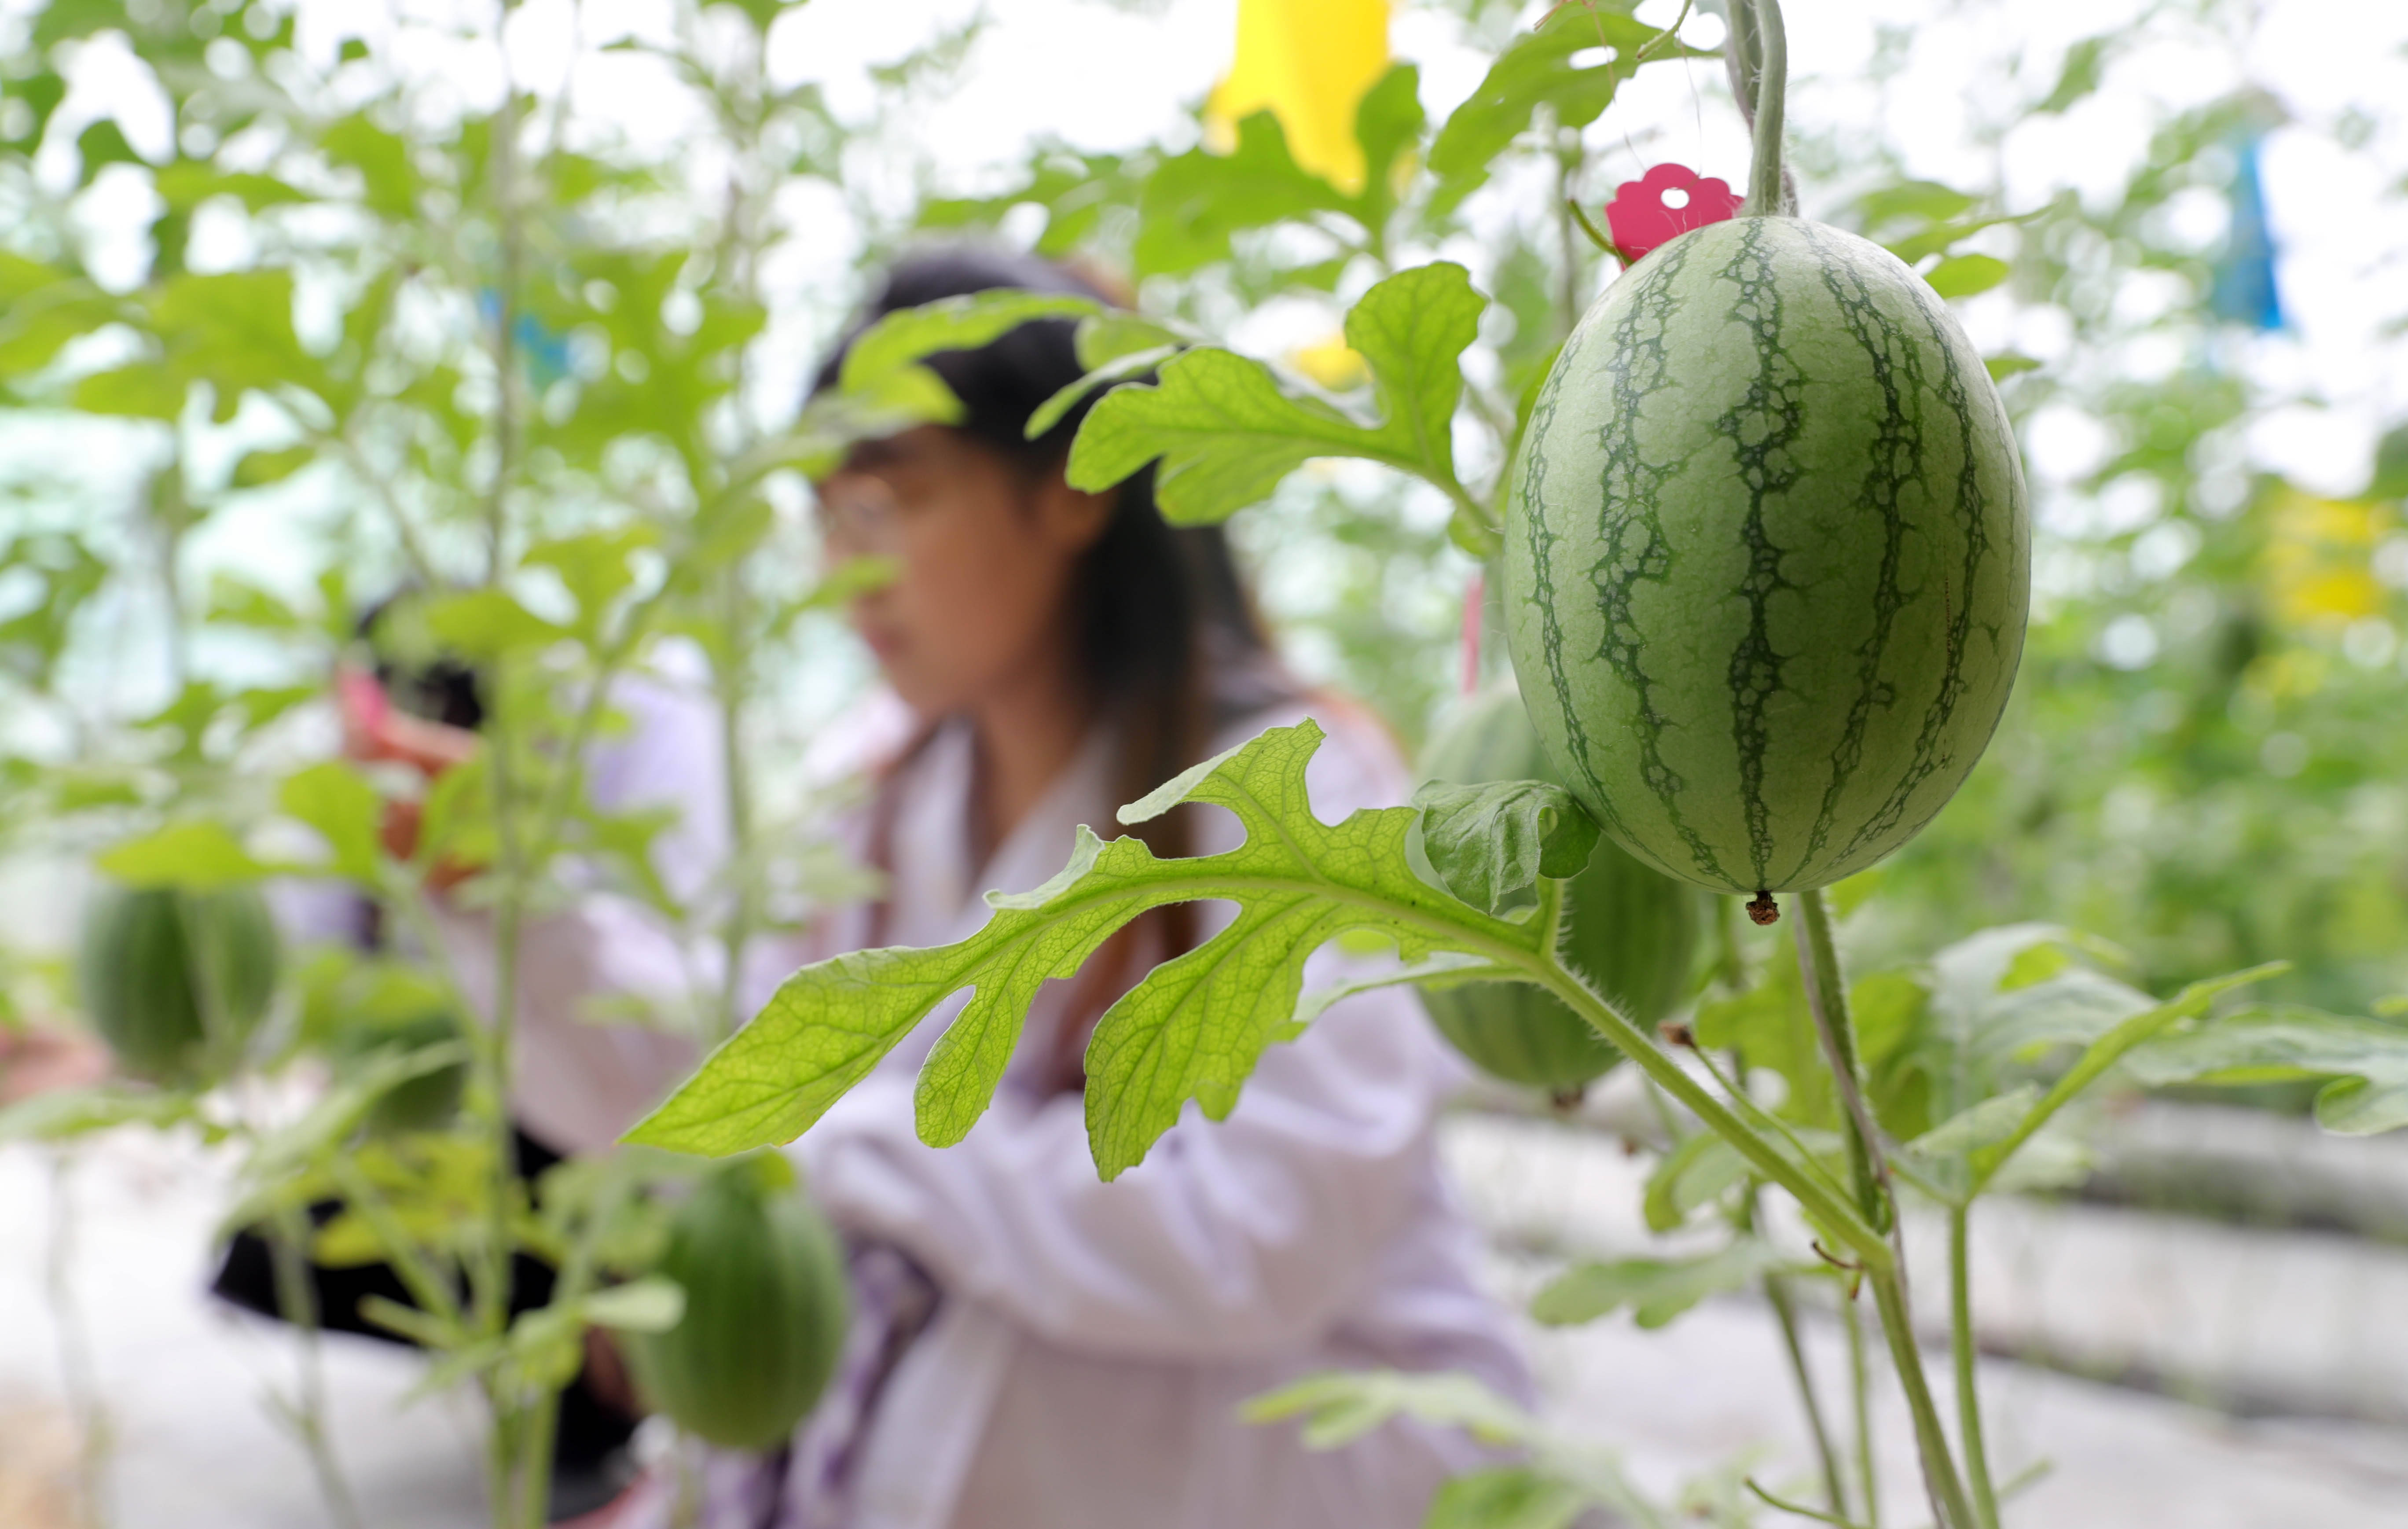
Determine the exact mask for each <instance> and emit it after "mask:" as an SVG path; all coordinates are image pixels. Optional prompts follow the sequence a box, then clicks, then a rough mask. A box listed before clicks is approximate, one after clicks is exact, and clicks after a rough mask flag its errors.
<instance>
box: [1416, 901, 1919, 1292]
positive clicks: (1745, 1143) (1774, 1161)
mask: <svg viewBox="0 0 2408 1529" xmlns="http://www.w3.org/2000/svg"><path fill="white" fill-rule="evenodd" d="M1539 888H1540V898H1539V917H1540V919H1541V925H1540V927H1541V929H1545V930H1549V931H1550V937H1549V938H1548V939H1547V940H1546V941H1545V943H1544V945H1543V946H1542V948H1541V949H1540V950H1539V951H1537V952H1535V953H1534V952H1532V951H1531V950H1530V949H1528V948H1527V946H1524V945H1516V944H1512V943H1509V942H1508V941H1505V940H1498V939H1484V940H1479V941H1476V942H1470V941H1468V942H1466V943H1467V944H1471V945H1474V948H1475V949H1477V951H1478V953H1479V954H1482V955H1485V956H1489V957H1491V958H1493V959H1498V960H1499V961H1502V962H1503V963H1505V964H1507V965H1511V966H1515V967H1519V968H1522V969H1524V970H1526V971H1527V972H1529V973H1530V974H1531V975H1532V976H1533V977H1534V978H1535V979H1536V980H1537V982H1538V983H1539V985H1540V986H1541V987H1542V988H1546V989H1547V990H1548V991H1549V992H1551V993H1553V994H1555V996H1556V997H1557V998H1559V999H1561V1000H1562V1001H1563V1002H1564V1003H1565V1005H1566V1006H1567V1007H1569V1008H1570V1010H1571V1011H1572V1012H1573V1013H1574V1014H1577V1015H1579V1016H1580V1017H1582V1018H1583V1019H1585V1020H1586V1021H1588V1023H1589V1025H1590V1026H1591V1028H1593V1029H1595V1030H1596V1031H1597V1032H1598V1034H1600V1035H1602V1036H1604V1037H1605V1038H1606V1039H1607V1040H1608V1041H1610V1042H1612V1043H1613V1046H1615V1047H1617V1048H1618V1049H1619V1050H1620V1051H1621V1052H1622V1053H1623V1054H1624V1055H1625V1056H1627V1057H1628V1058H1629V1059H1630V1060H1631V1062H1632V1064H1633V1065H1635V1066H1637V1067H1638V1068H1639V1070H1640V1071H1641V1072H1643V1073H1645V1074H1646V1075H1648V1077H1650V1078H1651V1079H1653V1080H1654V1081H1655V1082H1656V1085H1657V1086H1658V1087H1660V1088H1661V1089H1663V1090H1664V1091H1665V1092H1666V1093H1668V1094H1670V1095H1671V1096H1672V1098H1673V1099H1675V1100H1677V1101H1679V1102H1680V1103H1681V1105H1682V1107H1683V1108H1684V1109H1686V1110H1687V1111H1688V1112H1689V1113H1690V1114H1691V1115H1694V1116H1696V1117H1697V1118H1698V1120H1699V1123H1700V1124H1701V1125H1703V1126H1704V1127H1705V1128H1706V1129H1707V1130H1709V1131H1712V1132H1714V1134H1716V1135H1718V1136H1720V1137H1722V1138H1723V1139H1724V1140H1725V1141H1727V1142H1728V1143H1730V1144H1731V1146H1732V1147H1733V1148H1734V1149H1736V1150H1737V1151H1738V1152H1739V1154H1740V1156H1742V1157H1743V1158H1745V1159H1747V1161H1748V1162H1749V1163H1750V1165H1752V1166H1753V1167H1754V1168H1755V1169H1756V1172H1757V1174H1759V1175H1760V1176H1763V1177H1764V1178H1765V1179H1766V1180H1768V1181H1770V1182H1771V1183H1774V1184H1778V1185H1780V1186H1781V1187H1782V1188H1783V1189H1785V1190H1788V1191H1789V1192H1790V1193H1791V1194H1792V1195H1794V1196H1796V1197H1797V1199H1798V1202H1799V1204H1801V1205H1804V1206H1805V1207H1806V1209H1807V1212H1808V1213H1809V1214H1810V1215H1812V1216H1813V1217H1814V1218H1815V1219H1816V1220H1817V1221H1819V1222H1821V1223H1822V1224H1823V1225H1824V1226H1826V1227H1828V1228H1829V1229H1830V1232H1831V1233H1832V1235H1834V1236H1836V1237H1838V1238H1839V1239H1841V1240H1842V1242H1845V1243H1846V1244H1847V1245H1848V1246H1849V1248H1850V1249H1851V1250H1852V1251H1854V1252H1855V1253H1856V1256H1857V1257H1858V1258H1860V1259H1862V1260H1864V1261H1865V1262H1866V1264H1867V1265H1868V1266H1869V1267H1870V1266H1871V1265H1874V1264H1878V1265H1880V1266H1882V1267H1884V1268H1887V1267H1888V1266H1889V1265H1890V1262H1891V1259H1892V1254H1891V1251H1890V1248H1889V1244H1888V1243H1886V1242H1885V1241H1884V1240H1883V1238H1882V1234H1881V1233H1880V1231H1879V1230H1878V1229H1876V1228H1875V1227H1873V1226H1872V1225H1871V1223H1870V1222H1868V1221H1867V1220H1865V1219H1864V1218H1862V1217H1861V1216H1859V1215H1858V1214H1857V1213H1856V1210H1855V1209H1854V1208H1853V1207H1851V1206H1850V1205H1849V1204H1847V1203H1846V1200H1845V1199H1844V1198H1843V1197H1842V1196H1839V1195H1835V1194H1833V1193H1832V1192H1831V1191H1830V1190H1828V1189H1827V1188H1826V1187H1825V1186H1824V1185H1823V1184H1821V1183H1819V1182H1817V1179H1816V1176H1814V1175H1813V1174H1811V1173H1809V1172H1807V1171H1805V1170H1804V1169H1802V1168H1800V1167H1799V1165H1798V1164H1797V1163H1795V1162H1792V1161H1790V1160H1789V1159H1788V1158H1787V1157H1785V1156H1784V1155H1783V1154H1782V1152H1781V1149H1780V1148H1779V1147H1775V1146H1774V1145H1773V1144H1772V1143H1771V1141H1770V1140H1769V1139H1768V1138H1766V1137H1765V1136H1764V1135H1763V1134H1761V1133H1760V1132H1757V1131H1756V1130H1755V1129H1754V1128H1753V1127H1751V1126H1749V1125H1748V1124H1747V1123H1746V1122H1745V1121H1744V1120H1742V1119H1741V1118H1739V1116H1737V1115H1736V1114H1734V1113H1732V1111H1731V1109H1730V1108H1729V1107H1728V1106H1727V1105H1726V1104H1724V1103H1723V1102H1722V1101H1721V1100H1719V1099H1716V1098H1715V1097H1714V1096H1713V1092H1712V1091H1710V1090H1709V1089H1706V1088H1705V1086H1704V1085H1702V1084H1700V1083H1699V1081H1698V1080H1697V1079H1696V1078H1694V1077H1691V1076H1690V1075H1689V1074H1688V1072H1687V1070H1686V1069H1684V1068H1683V1067H1682V1066H1681V1064H1680V1063H1679V1062H1677V1061H1674V1060H1672V1058H1671V1056H1670V1054H1669V1053H1667V1052H1666V1051H1665V1050H1664V1048H1663V1047H1662V1046H1659V1045H1657V1044H1656V1040H1655V1039H1654V1038H1653V1037H1652V1036H1648V1035H1645V1034H1642V1033H1641V1031H1640V1029H1639V1027H1638V1026H1637V1025H1634V1024H1632V1023H1631V1022H1630V1021H1629V1020H1628V1019H1626V1018H1624V1017H1622V1015H1621V1014H1619V1013H1617V1012H1616V1011H1615V1010H1614V1009H1613V1006H1612V1005H1611V1004H1609V1003H1606V1002H1605V1001H1604V1000H1603V999H1601V998H1599V997H1598V996H1597V994H1596V993H1594V992H1592V991H1591V990H1590V989H1589V986H1588V984H1587V983H1586V982H1584V980H1582V978H1581V977H1580V976H1579V975H1578V974H1576V973H1574V972H1573V971H1571V969H1570V968H1569V967H1567V966H1566V965H1565V964H1564V963H1563V959H1562V957H1561V955H1560V953H1559V951H1558V950H1557V948H1556V941H1555V938H1554V935H1555V933H1556V932H1559V931H1558V930H1556V925H1557V921H1558V919H1559V917H1560V914H1561V910H1562V907H1563V884H1562V883H1561V882H1558V881H1554V880H1551V879H1548V878H1544V877H1542V878H1541V880H1540V882H1539ZM1398 911H1401V910H1398ZM1445 932H1446V933H1447V934H1448V935H1450V936H1452V937H1453V938H1455V939H1458V940H1461V939H1463V938H1464V936H1465V934H1466V932H1467V931H1466V930H1464V929H1463V928H1462V927H1461V926H1459V925H1458V926H1450V927H1448V928H1447V929H1446V930H1445Z"/></svg>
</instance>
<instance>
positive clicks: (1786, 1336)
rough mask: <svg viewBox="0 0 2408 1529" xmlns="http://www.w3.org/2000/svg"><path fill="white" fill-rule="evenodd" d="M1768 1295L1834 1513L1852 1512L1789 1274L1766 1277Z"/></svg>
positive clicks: (1829, 1502)
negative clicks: (1816, 1387) (1809, 1361)
mask: <svg viewBox="0 0 2408 1529" xmlns="http://www.w3.org/2000/svg"><path fill="white" fill-rule="evenodd" d="M1764 1298H1765V1300H1767V1301H1768V1302H1770V1303H1771V1305H1772V1315H1773V1318H1774V1320H1777V1321H1778V1322H1779V1323H1780V1324H1781V1347H1782V1350H1783V1351H1784V1352H1785V1353H1786V1354H1787V1355H1788V1356H1789V1378H1791V1379H1792V1380H1794V1381H1796V1382H1797V1383H1798V1405H1799V1407H1800V1408H1801V1409H1802V1410H1803V1411H1804V1412H1805V1414H1806V1430H1807V1432H1808V1433H1810V1434H1812V1435H1813V1438H1814V1462H1815V1464H1818V1465H1820V1466H1821V1467H1822V1469H1823V1495H1824V1497H1825V1499H1826V1500H1827V1501H1828V1504H1829V1506H1830V1509H1831V1511H1832V1513H1833V1514H1835V1515H1837V1516H1838V1517H1840V1518H1843V1519H1844V1518H1846V1517H1847V1516H1848V1493H1847V1486H1846V1483H1845V1482H1844V1480H1843V1479H1842V1477H1841V1475H1840V1455H1839V1451H1838V1450H1834V1449H1833V1448H1832V1447H1831V1430H1830V1427H1829V1425H1828V1424H1827V1423H1826V1422H1825V1421H1823V1404H1822V1403H1821V1402H1820V1401H1819V1400H1817V1399H1816V1397H1815V1395H1814V1376H1813V1371H1812V1370H1810V1369H1808V1368H1807V1365H1806V1346H1805V1345H1804V1344H1803V1343H1801V1342H1800V1341H1799V1336H1798V1299H1797V1297H1796V1296H1795V1295H1793V1294H1792V1293H1791V1292H1790V1289H1789V1278H1788V1277H1787V1276H1785V1275H1777V1274H1769V1275H1766V1276H1765V1277H1764Z"/></svg>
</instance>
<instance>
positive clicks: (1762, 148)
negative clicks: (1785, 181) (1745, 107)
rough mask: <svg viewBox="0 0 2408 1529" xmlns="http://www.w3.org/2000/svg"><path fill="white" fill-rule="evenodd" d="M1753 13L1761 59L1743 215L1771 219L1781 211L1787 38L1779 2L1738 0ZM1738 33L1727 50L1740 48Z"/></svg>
mask: <svg viewBox="0 0 2408 1529" xmlns="http://www.w3.org/2000/svg"><path fill="white" fill-rule="evenodd" d="M1738 3H1739V4H1740V5H1743V6H1745V7H1747V8H1748V9H1750V10H1752V11H1753V12H1754V13H1755V25H1754V28H1753V30H1754V32H1755V33H1756V46H1757V47H1758V48H1759V49H1760V50H1761V55H1762V56H1761V58H1760V60H1759V62H1758V64H1757V65H1756V123H1755V126H1756V154H1755V159H1754V161H1753V163H1751V164H1750V165H1749V166H1748V177H1747V206H1746V208H1745V209H1744V212H1745V215H1746V216H1748V217H1752V218H1764V217H1771V216H1774V215H1776V214H1778V213H1779V212H1780V211H1781V204H1782V194H1781V128H1782V117H1783V105H1784V102H1785V98H1786V96H1787V94H1788V92H1789V34H1788V32H1787V31H1786V29H1785V28H1784V27H1783V25H1782V22H1781V0H1738ZM1739 38H1740V31H1739V29H1738V28H1737V27H1733V28H1732V29H1731V36H1730V39H1729V40H1728V41H1727V43H1726V44H1725V46H1726V47H1737V46H1738V45H1739Z"/></svg>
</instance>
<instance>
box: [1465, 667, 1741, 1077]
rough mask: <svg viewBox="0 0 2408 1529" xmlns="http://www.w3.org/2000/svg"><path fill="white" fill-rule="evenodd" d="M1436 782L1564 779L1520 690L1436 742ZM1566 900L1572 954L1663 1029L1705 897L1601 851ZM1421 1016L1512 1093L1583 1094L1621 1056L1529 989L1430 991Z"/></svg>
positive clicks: (1495, 694) (1616, 998)
mask: <svg viewBox="0 0 2408 1529" xmlns="http://www.w3.org/2000/svg"><path fill="white" fill-rule="evenodd" d="M1422 768H1423V773H1424V774H1425V775H1426V776H1427V778H1429V779H1431V780H1441V781H1451V782H1453V783H1455V784H1456V785H1459V786H1475V785H1478V784H1479V783H1481V782H1483V781H1512V780H1555V778H1556V777H1555V774H1554V772H1552V771H1550V770H1549V769H1548V767H1547V761H1546V758H1545V757H1544V756H1543V755H1541V753H1540V751H1539V737H1538V734H1537V733H1536V732H1535V731H1533V730H1532V728H1531V727H1530V720H1529V718H1528V716H1527V715H1526V714H1524V712H1523V709H1522V700H1521V698H1520V697H1519V696H1517V695H1515V694H1514V693H1513V692H1512V690H1510V689H1502V690H1494V691H1490V692H1488V693H1486V694H1484V695H1482V696H1479V697H1477V698H1474V699H1473V700H1471V701H1470V702H1469V704H1468V705H1466V706H1465V707H1464V708H1463V709H1462V710H1461V711H1460V712H1458V713H1457V714H1455V717H1454V718H1453V720H1452V721H1451V722H1450V723H1449V725H1448V726H1447V727H1446V728H1443V729H1441V732H1440V733H1439V735H1438V737H1437V738H1435V739H1433V740H1432V741H1431V743H1430V746H1429V749H1428V751H1427V753H1426V756H1425V757H1424V758H1423V761H1422ZM1569 893H1570V895H1569V897H1568V898H1567V900H1566V901H1567V903H1568V907H1567V910H1566V916H1565V930H1564V954H1565V957H1566V959H1568V960H1570V963H1571V964H1572V966H1574V967H1575V968H1576V969H1578V970H1579V971H1580V973H1581V974H1583V975H1584V976H1585V977H1587V978H1588V979H1589V981H1590V983H1591V984H1592V985H1593V986H1595V987H1596V988H1598V991H1600V992H1602V993H1604V994H1605V995H1606V997H1607V998H1608V999H1610V1000H1612V1001H1613V1003H1615V1004H1616V1005H1617V1006H1618V1007H1620V1008H1621V1010H1622V1012H1623V1013H1624V1014H1625V1015H1626V1016H1627V1017H1629V1018H1631V1019H1632V1020H1635V1021H1636V1022H1638V1023H1639V1024H1641V1025H1651V1024H1654V1023H1655V1022H1656V1020H1657V1019H1660V1018H1662V1017H1664V1016H1665V1015H1666V1014H1668V1013H1670V1012H1671V1010H1672V1008H1673V1006H1674V1005H1675V1004H1677V1003H1680V1001H1681V997H1682V995H1683V993H1684V990H1685V989H1686V988H1687V985H1688V975H1689V960H1690V957H1691V956H1692V955H1693V954H1694V953H1695V951H1696V949H1697V943H1698V923H1699V917H1698V896H1697V894H1696V893H1695V892H1692V891H1690V890H1689V889H1688V888H1687V887H1683V886H1682V885H1680V884H1679V883H1678V882H1674V881H1671V880H1669V879H1667V878H1666V877H1664V876H1661V875H1658V874H1656V873H1655V872H1653V871H1650V870H1648V869H1647V868H1646V867H1645V866H1643V865H1641V864H1640V863H1639V862H1638V861H1637V860H1634V859H1632V858H1630V857H1629V856H1627V855H1625V854H1624V853H1622V851H1620V850H1618V849H1616V848H1614V847H1613V845H1612V844H1605V843H1603V842H1599V844H1598V846H1597V851H1596V853H1595V854H1593V855H1592V856H1590V857H1589V862H1588V866H1587V868H1586V869H1585V870H1584V871H1582V872H1581V873H1580V874H1579V875H1577V876H1574V877H1573V878H1572V881H1571V886H1570V888H1569ZM1422 1006H1423V1007H1424V1008H1426V1009H1427V1010H1428V1011H1429V1017H1430V1019H1431V1020H1432V1021H1433V1022H1434V1023H1435V1024H1436V1025H1437V1026H1438V1028H1439V1031H1440V1033H1441V1034H1443V1035H1444V1036H1445V1037H1446V1038H1447V1039H1448V1040H1449V1041H1450V1042H1452V1043H1453V1044H1454V1046H1455V1049H1456V1050H1458V1051H1460V1052H1462V1053H1463V1054H1464V1056H1465V1057H1466V1058H1468V1059H1469V1060H1470V1061H1471V1062H1472V1064H1473V1065H1475V1066H1477V1067H1478V1068H1480V1069H1481V1071H1483V1072H1484V1073H1487V1074H1489V1075H1491V1076H1494V1077H1498V1078H1502V1079H1504V1080H1505V1081H1506V1082H1508V1083H1520V1084H1527V1085H1529V1086H1530V1087H1533V1088H1539V1089H1546V1090H1547V1091H1548V1092H1550V1093H1553V1094H1556V1095H1558V1096H1562V1095H1574V1094H1577V1093H1578V1092H1579V1090H1580V1089H1582V1088H1583V1087H1584V1086H1585V1085H1586V1084H1588V1083H1589V1082H1590V1081H1592V1080H1593V1079H1595V1078H1597V1077H1598V1076H1600V1075H1603V1074H1604V1073H1605V1072H1606V1071H1607V1070H1608V1069H1609V1068H1611V1067H1613V1064H1614V1063H1615V1062H1617V1061H1620V1060H1622V1054H1621V1053H1620V1052H1619V1051H1616V1050H1615V1049H1614V1048H1613V1046H1609V1045H1607V1044H1606V1042H1605V1040H1604V1038H1603V1037H1601V1036H1599V1035H1598V1033H1597V1031H1594V1030H1592V1029H1590V1028H1589V1025H1588V1022H1587V1021H1586V1020H1584V1019H1583V1018H1582V1017H1580V1016H1578V1015H1576V1014H1574V1013H1572V1011H1571V1010H1570V1009H1568V1008H1566V1007H1564V1005H1563V1004H1562V1003H1560V1002H1558V1001H1557V1000H1556V999H1555V998H1554V997H1553V996H1551V995H1550V994H1548V993H1546V992H1545V991H1543V990H1541V989H1540V988H1534V987H1532V986H1530V985H1529V984H1527V983H1523V982H1474V983H1466V984H1464V985H1463V986H1461V987H1456V988H1423V989H1422Z"/></svg>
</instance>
